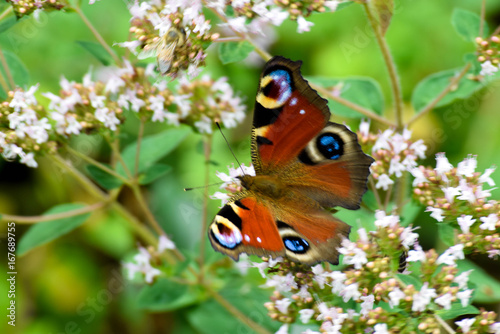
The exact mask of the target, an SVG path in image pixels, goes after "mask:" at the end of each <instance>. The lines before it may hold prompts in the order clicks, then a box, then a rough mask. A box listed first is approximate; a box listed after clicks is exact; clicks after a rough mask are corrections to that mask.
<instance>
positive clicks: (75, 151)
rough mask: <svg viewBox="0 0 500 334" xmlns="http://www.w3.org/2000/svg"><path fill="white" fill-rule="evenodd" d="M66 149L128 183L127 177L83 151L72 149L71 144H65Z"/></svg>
mask: <svg viewBox="0 0 500 334" xmlns="http://www.w3.org/2000/svg"><path fill="white" fill-rule="evenodd" d="M66 150H67V151H68V152H70V153H71V154H73V155H75V156H77V157H79V158H80V159H82V160H84V161H86V162H88V163H89V164H92V165H94V166H96V167H97V168H99V169H101V170H103V171H105V172H106V173H108V174H110V175H112V176H114V177H116V178H117V179H119V180H120V181H122V182H123V183H125V184H129V183H130V181H129V180H128V179H126V178H124V177H123V176H121V175H120V174H118V173H117V172H115V171H114V170H112V169H111V168H109V167H108V166H106V165H104V164H102V163H100V162H99V161H96V160H94V159H92V158H91V157H89V156H87V155H85V154H83V153H81V152H79V151H77V150H75V149H73V148H72V147H71V146H69V145H66Z"/></svg>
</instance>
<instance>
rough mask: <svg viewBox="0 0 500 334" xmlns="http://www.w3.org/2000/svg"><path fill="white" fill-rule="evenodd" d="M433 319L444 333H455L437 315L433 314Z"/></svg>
mask: <svg viewBox="0 0 500 334" xmlns="http://www.w3.org/2000/svg"><path fill="white" fill-rule="evenodd" d="M434 318H435V319H436V320H437V322H439V324H440V325H441V327H443V328H444V329H445V330H446V332H448V333H450V334H455V331H454V330H453V328H451V327H450V325H448V324H447V323H446V321H444V320H443V319H442V318H441V317H440V316H438V315H437V314H434Z"/></svg>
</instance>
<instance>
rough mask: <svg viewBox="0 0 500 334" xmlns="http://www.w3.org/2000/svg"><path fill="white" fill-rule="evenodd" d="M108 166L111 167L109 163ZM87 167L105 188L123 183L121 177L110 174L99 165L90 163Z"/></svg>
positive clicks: (112, 187) (116, 186)
mask: <svg viewBox="0 0 500 334" xmlns="http://www.w3.org/2000/svg"><path fill="white" fill-rule="evenodd" d="M106 166H107V167H110V166H109V165H106ZM110 168H111V167H110ZM86 169H87V172H88V173H89V174H90V176H91V177H92V179H93V180H95V181H96V182H97V183H98V184H99V185H100V186H101V187H103V188H104V189H108V190H111V189H115V188H118V187H119V186H121V185H122V184H123V182H122V181H121V180H120V179H118V178H117V177H115V176H113V175H111V174H109V173H108V172H105V171H103V170H102V169H100V168H99V167H97V166H94V165H88V166H87V168H86Z"/></svg>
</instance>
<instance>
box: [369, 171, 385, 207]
mask: <svg viewBox="0 0 500 334" xmlns="http://www.w3.org/2000/svg"><path fill="white" fill-rule="evenodd" d="M368 182H370V188H371V189H372V192H373V195H374V196H375V201H376V202H377V206H378V207H379V209H382V208H383V206H382V201H381V200H380V195H379V193H378V190H377V187H375V181H373V176H370V177H369V178H368Z"/></svg>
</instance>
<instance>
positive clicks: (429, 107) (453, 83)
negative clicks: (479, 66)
mask: <svg viewBox="0 0 500 334" xmlns="http://www.w3.org/2000/svg"><path fill="white" fill-rule="evenodd" d="M470 67H471V64H470V63H468V64H467V65H465V67H464V68H463V69H462V71H460V73H459V74H458V75H457V76H455V77H454V78H453V79H452V80H451V81H450V83H449V84H448V86H446V87H445V89H443V91H442V92H441V93H439V95H438V96H437V97H436V98H435V99H434V100H432V101H431V102H430V103H429V104H428V105H426V106H425V107H423V108H422V109H420V110H419V111H417V113H416V114H415V115H413V117H412V118H411V119H410V120H409V121H408V123H406V126H407V127H410V126H411V125H413V123H415V122H416V121H417V120H418V119H419V118H420V117H422V116H424V115H426V114H427V113H428V112H430V111H431V110H432V109H434V107H435V106H436V105H437V104H438V103H439V101H441V100H442V99H443V98H444V97H445V96H446V95H447V94H448V93H449V92H450V91H451V90H452V89H454V88H455V87H456V85H458V82H459V81H460V80H461V79H462V78H463V77H464V75H466V74H467V72H468V71H469V68H470Z"/></svg>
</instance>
